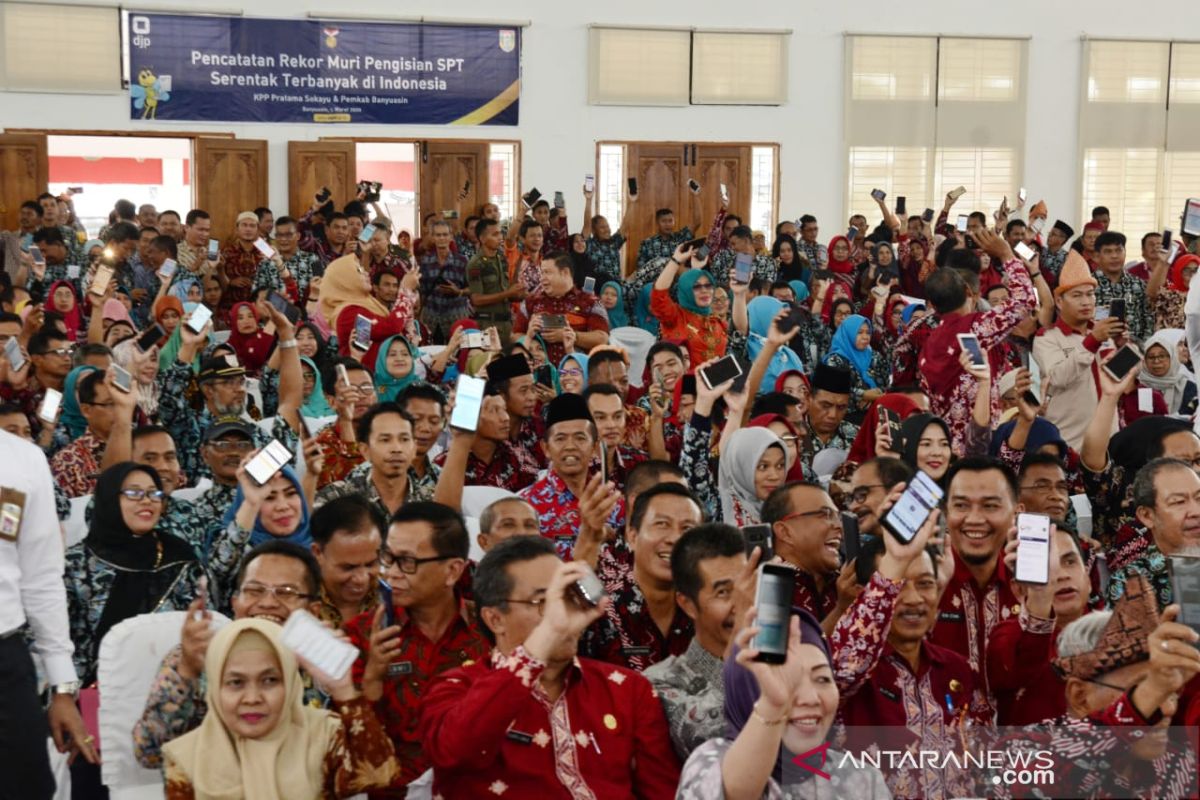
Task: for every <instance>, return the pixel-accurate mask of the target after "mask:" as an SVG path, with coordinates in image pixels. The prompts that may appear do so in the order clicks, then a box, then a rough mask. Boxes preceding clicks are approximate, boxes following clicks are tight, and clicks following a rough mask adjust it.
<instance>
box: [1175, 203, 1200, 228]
mask: <svg viewBox="0 0 1200 800" xmlns="http://www.w3.org/2000/svg"><path fill="white" fill-rule="evenodd" d="M1179 230H1180V231H1181V232H1183V233H1186V234H1187V235H1188V236H1200V198H1195V197H1189V198H1188V199H1187V202H1186V203H1184V204H1183V214H1182V222H1181V224H1180V226H1179Z"/></svg>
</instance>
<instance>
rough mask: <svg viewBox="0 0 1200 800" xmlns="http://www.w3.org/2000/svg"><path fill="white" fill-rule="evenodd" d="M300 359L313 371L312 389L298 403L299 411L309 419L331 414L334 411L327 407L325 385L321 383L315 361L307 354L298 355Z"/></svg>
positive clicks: (319, 371)
mask: <svg viewBox="0 0 1200 800" xmlns="http://www.w3.org/2000/svg"><path fill="white" fill-rule="evenodd" d="M300 361H301V363H302V364H303V365H307V366H308V368H309V369H311V370H312V371H313V390H312V391H311V392H309V394H308V397H306V398H304V402H303V403H302V404H301V405H300V413H301V414H302V415H303V416H306V417H308V418H309V419H320V418H321V417H331V416H333V415H334V414H335V413H336V412H335V411H334V410H333V409H332V408H330V407H329V402H328V401H327V400H326V399H325V387H324V385H323V384H322V383H321V370H320V369H318V368H317V362H315V361H313V360H312V359H311V358H309V357H308V356H300Z"/></svg>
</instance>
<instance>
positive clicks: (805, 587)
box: [789, 565, 838, 620]
mask: <svg viewBox="0 0 1200 800" xmlns="http://www.w3.org/2000/svg"><path fill="white" fill-rule="evenodd" d="M789 566H791V565H789ZM793 569H795V570H796V588H795V590H794V591H793V592H792V607H793V608H803V609H804V610H805V611H807V612H808V613H810V614H812V615H813V616H814V617H816V618H817V619H818V620H823V619H825V618H826V617H827V616H829V615H830V614H831V613H832V612H833V610H834V609H835V608H837V600H838V591H837V573H836V572H831V573H829V574H828V575H826V576H825V590H824V591H821V590H820V589H818V588H817V581H816V579H815V578H813V576H812V575H811V574H809V573H808V572H807V571H805V570H802V569H800V568H799V567H795V566H793Z"/></svg>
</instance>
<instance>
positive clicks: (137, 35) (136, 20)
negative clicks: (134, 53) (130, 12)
mask: <svg viewBox="0 0 1200 800" xmlns="http://www.w3.org/2000/svg"><path fill="white" fill-rule="evenodd" d="M129 28H130V30H131V31H132V33H133V35H132V36H130V37H129V43H130V44H132V45H133V46H134V47H136V48H138V49H139V50H145V49H146V48H147V47H149V46H150V18H149V17H130V19H129Z"/></svg>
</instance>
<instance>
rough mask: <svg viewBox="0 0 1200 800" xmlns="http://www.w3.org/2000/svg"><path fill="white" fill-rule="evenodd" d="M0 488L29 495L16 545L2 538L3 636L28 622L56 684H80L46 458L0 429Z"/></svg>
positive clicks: (0, 620)
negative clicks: (68, 621) (74, 660)
mask: <svg viewBox="0 0 1200 800" xmlns="http://www.w3.org/2000/svg"><path fill="white" fill-rule="evenodd" d="M0 487H4V488H7V489H16V490H17V491H19V492H24V494H25V510H24V512H23V514H22V516H21V529H20V532H19V533H18V535H17V540H16V541H15V542H11V541H9V540H8V539H2V538H0V633H8V632H9V631H13V630H15V629H17V628H19V627H21V625H23V624H24V623H25V620H26V619H28V620H29V624H30V626H31V627H32V628H33V637H34V646H33V649H34V652H35V653H37V654H38V655H39V656H41V658H42V661H43V662H44V664H45V668H46V679H47V680H48V681H49V682H50V684H51V685H54V684H58V683H69V682H71V681H75V680H78V679H77V677H76V675H75V665H74V662H72V660H71V655H72V654H73V653H74V652H75V646H74V645H73V644H72V643H71V635H70V627H69V625H68V623H67V589H66V586H65V584H64V583H63V539H62V529H61V528H60V527H59V525H58V514H57V513H56V511H55V507H54V482H53V478H51V477H50V465H49V464H47V463H46V456H45V455H44V454H43V453H42V451H41V450H39V449H38V448H37V447H36V446H35V445H34V444H33V443H31V442H27V441H25V440H24V439H21V438H19V437H17V436H13V435H12V434H11V433H8V432H7V431H2V430H0Z"/></svg>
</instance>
